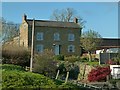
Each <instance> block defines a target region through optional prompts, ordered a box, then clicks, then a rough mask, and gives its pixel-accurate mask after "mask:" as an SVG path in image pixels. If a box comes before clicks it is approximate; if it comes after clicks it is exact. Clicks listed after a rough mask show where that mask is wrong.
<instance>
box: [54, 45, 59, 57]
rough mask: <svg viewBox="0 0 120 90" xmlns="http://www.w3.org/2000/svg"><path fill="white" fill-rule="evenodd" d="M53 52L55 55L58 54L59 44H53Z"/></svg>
mask: <svg viewBox="0 0 120 90" xmlns="http://www.w3.org/2000/svg"><path fill="white" fill-rule="evenodd" d="M54 52H55V55H59V54H60V45H55V48H54Z"/></svg>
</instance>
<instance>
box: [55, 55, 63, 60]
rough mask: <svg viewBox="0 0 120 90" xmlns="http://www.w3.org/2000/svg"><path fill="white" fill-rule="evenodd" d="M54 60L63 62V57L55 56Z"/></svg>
mask: <svg viewBox="0 0 120 90" xmlns="http://www.w3.org/2000/svg"><path fill="white" fill-rule="evenodd" d="M54 59H55V60H62V61H64V55H56V56H54Z"/></svg>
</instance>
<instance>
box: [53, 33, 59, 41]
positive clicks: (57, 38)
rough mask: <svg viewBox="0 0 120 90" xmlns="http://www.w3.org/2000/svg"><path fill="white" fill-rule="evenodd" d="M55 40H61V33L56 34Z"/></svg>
mask: <svg viewBox="0 0 120 90" xmlns="http://www.w3.org/2000/svg"><path fill="white" fill-rule="evenodd" d="M54 40H57V41H58V40H60V35H59V33H54Z"/></svg>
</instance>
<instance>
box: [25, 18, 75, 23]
mask: <svg viewBox="0 0 120 90" xmlns="http://www.w3.org/2000/svg"><path fill="white" fill-rule="evenodd" d="M26 21H32V19H27V20H26ZM35 21H41V22H56V23H74V22H63V21H53V20H51V21H50V20H39V19H36V20H35ZM76 24H77V23H76Z"/></svg>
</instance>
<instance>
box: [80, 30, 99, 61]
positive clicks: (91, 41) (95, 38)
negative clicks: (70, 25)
mask: <svg viewBox="0 0 120 90" xmlns="http://www.w3.org/2000/svg"><path fill="white" fill-rule="evenodd" d="M80 42H81V46H82V48H83V49H84V50H86V51H88V55H89V61H91V60H92V56H91V51H93V50H96V48H97V47H98V46H99V44H100V42H101V35H100V34H99V33H98V32H95V31H93V30H89V31H86V32H84V33H83V34H82V36H81V39H80Z"/></svg>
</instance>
